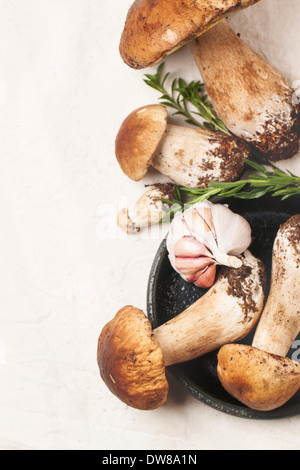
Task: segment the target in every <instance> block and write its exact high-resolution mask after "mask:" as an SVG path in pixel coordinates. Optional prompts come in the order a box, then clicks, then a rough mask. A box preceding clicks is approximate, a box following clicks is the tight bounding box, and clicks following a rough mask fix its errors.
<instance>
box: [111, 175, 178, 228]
mask: <svg viewBox="0 0 300 470" xmlns="http://www.w3.org/2000/svg"><path fill="white" fill-rule="evenodd" d="M161 199H168V200H171V201H172V200H173V199H174V186H173V185H172V184H171V183H166V184H156V185H154V186H153V187H152V188H151V189H148V190H147V191H146V192H145V193H144V194H143V195H142V196H141V197H140V199H139V200H138V201H137V202H136V203H135V204H134V205H133V206H132V207H131V208H130V209H126V208H125V209H122V210H121V211H120V212H119V214H118V219H117V221H118V226H119V227H120V229H121V230H122V231H123V232H126V233H128V234H134V233H139V232H140V231H141V229H142V228H145V227H150V226H152V225H155V224H158V223H159V222H160V221H161V220H162V219H163V218H164V216H165V215H166V214H167V213H168V212H169V210H170V205H168V204H166V203H164V202H163V201H162V200H161Z"/></svg>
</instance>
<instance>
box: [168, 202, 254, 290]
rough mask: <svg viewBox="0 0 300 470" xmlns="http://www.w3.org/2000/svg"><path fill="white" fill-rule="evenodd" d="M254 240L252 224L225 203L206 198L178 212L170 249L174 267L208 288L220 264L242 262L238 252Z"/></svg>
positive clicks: (190, 280)
mask: <svg viewBox="0 0 300 470" xmlns="http://www.w3.org/2000/svg"><path fill="white" fill-rule="evenodd" d="M251 241H252V237H251V227H250V225H249V223H248V222H247V221H246V220H245V219H244V218H243V217H241V216H240V215H238V214H235V213H234V212H232V211H231V210H230V209H229V208H228V207H227V206H226V205H222V204H212V203H211V202H209V201H205V202H200V203H198V204H195V205H193V206H192V207H190V208H189V209H187V210H186V211H185V212H183V213H177V214H176V215H175V217H174V220H173V221H172V223H171V227H170V231H169V235H168V238H167V249H168V252H169V259H170V262H171V265H172V267H173V268H174V269H175V271H177V272H178V273H179V274H180V275H181V277H182V278H183V279H185V280H186V281H188V282H192V283H194V284H195V285H196V286H198V287H202V288H209V287H211V286H212V285H213V284H214V282H215V279H216V273H217V266H218V265H224V266H228V267H231V268H234V269H238V268H240V267H241V266H242V261H241V259H240V258H239V256H240V255H241V254H242V253H244V252H245V251H246V250H247V249H248V248H249V246H250V244H251Z"/></svg>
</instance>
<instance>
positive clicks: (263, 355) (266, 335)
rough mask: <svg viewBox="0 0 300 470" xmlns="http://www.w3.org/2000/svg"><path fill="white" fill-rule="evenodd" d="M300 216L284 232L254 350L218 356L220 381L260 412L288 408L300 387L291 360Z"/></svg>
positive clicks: (297, 319)
mask: <svg viewBox="0 0 300 470" xmlns="http://www.w3.org/2000/svg"><path fill="white" fill-rule="evenodd" d="M299 266H300V215H296V216H294V217H292V218H291V219H289V220H288V221H287V222H286V223H285V224H284V225H283V226H282V227H281V228H280V230H279V232H278V234H277V237H276V240H275V244H274V249H273V265H272V278H271V290H270V295H269V297H268V300H267V303H266V307H265V309H264V310H263V314H262V316H261V319H260V321H259V324H258V327H257V330H256V333H255V336H254V340H253V343H252V346H247V345H239V344H227V345H225V346H224V347H222V348H221V350H220V351H219V355H218V375H219V378H220V381H221V383H222V385H223V387H224V388H225V390H227V392H228V393H230V394H231V395H232V396H233V397H235V398H236V399H237V400H239V401H240V402H242V403H243V404H245V405H246V406H248V407H249V408H252V409H255V410H260V411H271V410H274V409H277V408H279V407H281V406H283V405H284V404H285V403H286V402H287V401H288V400H290V398H292V397H293V396H294V394H295V393H296V392H297V391H298V390H299V388H300V364H299V363H298V362H295V361H293V360H291V359H289V358H287V357H286V355H287V354H288V352H289V350H290V348H291V346H292V343H293V342H294V340H295V338H296V337H297V335H298V334H299V331H300V289H299V285H300V268H299Z"/></svg>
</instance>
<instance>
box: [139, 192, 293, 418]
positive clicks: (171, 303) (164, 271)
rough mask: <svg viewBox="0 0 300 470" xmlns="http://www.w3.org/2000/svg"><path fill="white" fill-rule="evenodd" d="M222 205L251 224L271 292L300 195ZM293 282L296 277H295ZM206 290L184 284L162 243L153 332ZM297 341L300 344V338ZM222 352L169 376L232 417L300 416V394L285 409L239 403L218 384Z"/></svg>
mask: <svg viewBox="0 0 300 470" xmlns="http://www.w3.org/2000/svg"><path fill="white" fill-rule="evenodd" d="M222 202H223V203H224V204H228V205H229V207H230V209H232V210H233V211H234V212H236V213H239V214H241V215H242V216H243V217H245V218H246V219H247V220H248V222H249V223H250V224H251V227H252V234H253V241H252V245H251V247H250V248H249V249H250V251H251V252H252V254H253V255H255V256H256V257H258V258H260V259H261V260H262V261H263V262H264V264H265V266H266V270H267V279H268V288H267V289H268V290H267V294H268V292H269V286H270V277H271V266H272V249H273V243H274V239H275V237H276V234H277V231H278V230H279V227H280V225H281V224H282V223H284V222H285V221H286V220H288V218H289V217H291V216H292V215H294V214H297V213H299V212H300V197H298V196H297V197H293V198H290V199H287V200H286V201H281V200H280V199H278V198H272V197H264V198H260V199H257V200H248V201H247V200H238V199H226V200H224V201H222ZM292 282H293V279H291V283H292ZM205 292H206V290H204V289H200V288H198V287H196V286H194V285H193V284H190V283H188V282H186V281H184V280H183V279H182V278H181V277H180V275H179V274H177V273H176V272H175V271H174V270H173V268H172V266H171V264H170V262H169V259H168V252H167V249H166V240H163V242H162V243H161V246H160V247H159V250H158V252H157V254H156V257H155V260H154V262H153V266H152V269H151V272H150V277H149V283H148V293H147V309H148V317H149V320H150V322H151V324H152V326H153V328H157V327H158V326H160V325H162V324H163V323H165V322H167V321H168V320H170V319H171V318H173V317H175V316H177V315H179V314H180V313H181V312H183V311H184V310H185V309H186V308H188V307H189V306H190V305H191V304H193V303H194V302H195V301H196V300H197V299H198V298H200V297H201V296H202V295H204V293H205ZM254 332H255V328H254V330H253V331H252V332H251V334H250V335H249V336H247V337H246V338H245V339H244V340H243V341H241V343H243V344H251V343H252V339H253V335H254ZM297 340H300V335H299V337H298V338H297ZM294 344H296V343H294ZM298 349H299V357H298V358H297V359H296V360H299V361H300V343H299V346H298ZM217 354H218V351H214V352H212V353H209V354H207V355H205V356H202V357H200V358H198V359H195V360H193V361H190V362H187V363H184V364H177V365H175V366H171V367H169V368H168V373H170V374H171V376H173V377H174V378H175V379H176V380H177V381H179V382H180V383H181V384H182V385H183V387H184V388H185V389H186V390H187V391H188V392H189V393H191V394H192V395H193V396H194V397H195V398H197V399H198V400H199V401H201V402H203V403H205V404H206V405H208V406H210V407H212V408H215V409H217V410H219V411H221V412H224V413H228V414H230V415H234V416H238V417H241V418H248V419H264V420H266V419H278V418H285V417H290V416H296V415H298V414H300V391H299V392H298V393H297V394H296V395H295V396H294V397H293V398H292V399H291V400H290V401H289V402H288V403H287V404H286V405H284V406H283V407H281V408H279V409H277V410H274V411H269V412H260V411H254V410H251V409H249V408H248V407H246V406H244V405H243V404H241V403H240V402H238V401H237V400H235V399H234V398H233V397H231V396H230V395H229V394H228V393H227V392H226V391H225V390H224V389H223V387H222V385H221V384H220V382H219V379H218V375H217ZM292 355H293V358H294V359H295V355H296V356H297V349H295V347H294V348H292V349H291V350H290V352H289V354H288V356H289V357H292Z"/></svg>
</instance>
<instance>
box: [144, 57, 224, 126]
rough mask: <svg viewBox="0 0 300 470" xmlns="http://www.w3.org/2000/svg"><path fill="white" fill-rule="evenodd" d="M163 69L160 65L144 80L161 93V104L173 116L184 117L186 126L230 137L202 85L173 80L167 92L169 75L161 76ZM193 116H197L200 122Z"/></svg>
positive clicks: (179, 79)
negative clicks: (189, 106) (190, 107)
mask: <svg viewBox="0 0 300 470" xmlns="http://www.w3.org/2000/svg"><path fill="white" fill-rule="evenodd" d="M163 67H164V64H161V65H160V66H159V67H158V69H157V72H156V74H154V75H149V74H147V75H145V77H146V79H145V80H144V82H145V83H146V84H147V85H148V86H150V87H151V88H154V89H155V90H157V91H159V92H160V93H161V96H160V98H159V101H160V102H161V104H163V105H165V106H167V107H169V108H171V109H173V110H175V112H174V115H181V116H184V117H185V119H186V122H187V123H188V124H191V125H193V126H196V127H200V128H201V129H209V130H212V131H215V132H221V133H223V134H226V135H231V133H230V131H229V130H228V129H227V127H226V126H225V124H224V123H223V121H221V119H219V118H218V116H217V115H216V113H215V111H214V108H213V106H212V104H211V102H210V101H209V99H208V96H207V94H206V92H205V85H204V83H201V82H200V81H198V82H195V81H192V82H190V83H188V84H187V83H186V82H185V81H184V80H183V79H182V78H175V79H174V80H173V82H172V84H171V90H170V91H168V90H167V89H166V82H167V80H168V78H169V76H170V73H166V74H165V75H163ZM188 103H189V104H190V105H192V106H193V107H194V110H192V111H190V110H189V108H188ZM194 115H195V116H199V117H200V118H201V121H199V120H198V119H196V118H195V117H194Z"/></svg>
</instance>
